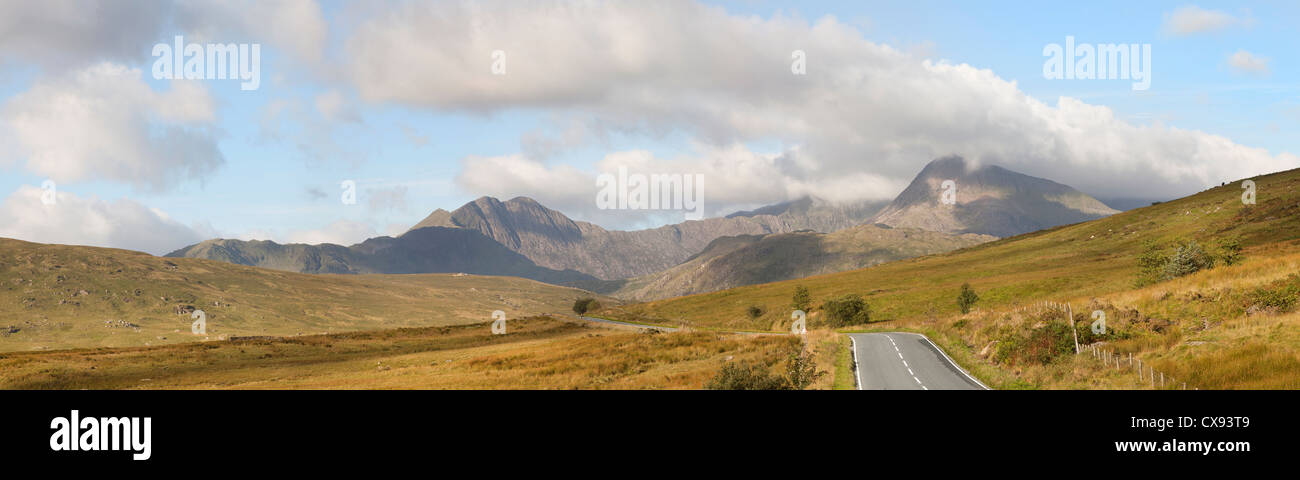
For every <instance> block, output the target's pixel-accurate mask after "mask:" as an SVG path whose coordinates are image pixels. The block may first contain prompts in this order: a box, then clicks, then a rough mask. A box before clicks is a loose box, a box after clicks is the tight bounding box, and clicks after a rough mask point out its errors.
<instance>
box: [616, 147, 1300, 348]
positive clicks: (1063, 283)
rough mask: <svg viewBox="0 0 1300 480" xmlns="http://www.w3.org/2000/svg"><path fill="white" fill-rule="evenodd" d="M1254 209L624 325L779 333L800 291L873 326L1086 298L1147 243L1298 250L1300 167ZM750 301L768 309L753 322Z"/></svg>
mask: <svg viewBox="0 0 1300 480" xmlns="http://www.w3.org/2000/svg"><path fill="white" fill-rule="evenodd" d="M1254 180H1255V182H1256V183H1257V189H1258V190H1257V192H1258V194H1257V204H1256V205H1253V206H1244V205H1242V201H1241V193H1242V190H1241V187H1240V184H1241V181H1240V180H1239V181H1235V182H1231V183H1229V184H1228V185H1226V186H1221V187H1216V188H1213V189H1210V190H1207V191H1204V192H1201V193H1199V194H1196V195H1192V196H1190V197H1186V198H1182V199H1179V200H1175V201H1170V202H1165V203H1161V204H1158V205H1153V206H1149V207H1145V208H1140V209H1135V210H1130V211H1127V212H1123V213H1120V214H1116V215H1113V216H1110V217H1106V218H1102V219H1098V220H1093V221H1090V222H1085V223H1080V224H1073V225H1066V226H1061V227H1056V228H1053V229H1048V230H1043V231H1039V232H1034V233H1029V234H1025V235H1020V236H1016V237H1011V238H1006V239H1002V240H998V241H995V242H990V243H985V244H981V245H978V246H974V247H970V248H966V249H962V250H957V251H953V252H950V253H946V254H941V255H933V256H928V257H923V258H916V259H910V260H902V261H898V262H892V263H887V264H884V265H879V266H875V267H870V268H866V269H861V270H854V271H848V272H841V273H834V274H828V275H821V276H816V277H810V278H805V279H800V280H790V281H784V282H776V283H768V284H762V285H752V286H745V287H739V288H734V289H730V290H723V291H719V292H713V293H707V294H700V295H692V296H687V297H681V298H673V299H666V300H661V301H655V302H648V303H642V304H635V305H629V306H626V307H624V308H623V309H622V310H621V315H622V316H623V317H625V318H627V319H634V320H640V321H651V322H663V323H671V324H685V325H695V326H705V327H728V328H754V329H764V330H768V329H772V330H779V329H782V328H784V327H783V326H782V325H784V323H783V322H788V319H789V311H790V308H789V305H790V298H791V295H792V293H793V292H794V289H795V286H796V285H803V286H805V287H807V288H808V289H809V290H810V291H811V293H812V297H813V304H815V305H819V304H820V303H821V302H822V301H824V300H827V299H830V298H833V297H837V296H840V295H844V294H850V293H857V294H861V295H863V296H864V297H865V298H866V299H867V300H868V301H869V302H870V304H871V306H872V310H873V314H872V315H873V320H900V319H909V318H918V317H926V316H934V315H939V314H948V313H952V312H954V311H956V308H957V306H956V304H955V301H954V298H955V296H956V294H957V291H958V289H959V288H960V286H961V284H962V283H965V282H970V283H971V284H972V285H973V286H974V287H975V288H976V289H977V290H978V291H979V292H980V296H981V298H982V300H981V302H980V303H979V306H980V307H983V308H992V307H1010V306H1015V305H1027V304H1031V303H1033V302H1036V301H1040V300H1058V301H1059V300H1064V299H1066V298H1089V297H1092V296H1098V295H1104V294H1108V293H1115V292H1121V291H1125V290H1128V289H1131V288H1132V287H1133V286H1134V279H1135V276H1136V275H1137V272H1138V267H1137V263H1136V256H1137V255H1138V253H1139V252H1140V251H1141V249H1142V245H1143V242H1145V241H1148V240H1153V241H1157V242H1162V243H1172V242H1175V241H1178V240H1184V239H1195V240H1198V241H1200V242H1201V243H1202V244H1205V245H1213V244H1214V243H1215V242H1216V241H1217V239H1220V238H1225V237H1230V236H1235V237H1239V238H1240V241H1241V244H1242V245H1243V246H1244V247H1245V249H1246V252H1247V253H1246V256H1247V257H1251V256H1252V255H1257V254H1261V253H1263V252H1265V251H1267V252H1269V253H1268V254H1270V255H1271V254H1274V253H1275V252H1281V251H1291V250H1294V249H1296V248H1300V242H1297V241H1296V240H1297V239H1300V170H1290V171H1286V172H1281V173H1277V174H1273V175H1267V176H1262V177H1258V178H1255V179H1254ZM751 305H756V306H759V307H761V308H763V309H764V310H765V311H768V312H769V313H768V314H767V315H764V316H762V317H760V318H757V319H754V318H750V316H749V315H747V313H746V312H747V309H748V307H749V306H751Z"/></svg>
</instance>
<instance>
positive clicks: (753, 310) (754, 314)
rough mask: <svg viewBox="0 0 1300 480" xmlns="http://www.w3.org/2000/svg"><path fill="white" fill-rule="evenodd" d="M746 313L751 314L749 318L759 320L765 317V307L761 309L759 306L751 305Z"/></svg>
mask: <svg viewBox="0 0 1300 480" xmlns="http://www.w3.org/2000/svg"><path fill="white" fill-rule="evenodd" d="M745 312H746V313H748V314H749V318H758V317H761V316H763V307H760V306H758V305H750V306H749V308H748V309H746V310H745Z"/></svg>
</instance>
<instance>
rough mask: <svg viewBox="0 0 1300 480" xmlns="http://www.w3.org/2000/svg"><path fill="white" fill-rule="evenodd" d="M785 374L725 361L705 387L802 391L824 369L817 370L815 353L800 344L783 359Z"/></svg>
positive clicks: (819, 376) (818, 376)
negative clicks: (781, 374) (776, 373)
mask: <svg viewBox="0 0 1300 480" xmlns="http://www.w3.org/2000/svg"><path fill="white" fill-rule="evenodd" d="M785 374H786V376H785V377H781V376H780V375H774V374H772V373H771V372H770V371H768V370H767V369H766V368H763V367H761V366H758V365H750V364H743V363H742V364H737V363H731V362H727V363H725V364H723V365H722V369H721V370H719V371H718V373H717V375H714V376H713V378H711V379H709V381H708V382H705V384H704V388H705V389H706V390H803V389H805V388H808V387H810V386H812V384H813V382H815V381H817V379H818V378H821V377H822V376H823V375H826V372H823V371H818V370H817V362H816V358H815V355H813V354H812V353H811V352H808V351H807V350H804V349H803V348H802V347H797V348H796V349H794V350H791V351H790V354H789V356H787V357H786V362H785Z"/></svg>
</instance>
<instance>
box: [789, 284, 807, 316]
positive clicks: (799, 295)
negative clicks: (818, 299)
mask: <svg viewBox="0 0 1300 480" xmlns="http://www.w3.org/2000/svg"><path fill="white" fill-rule="evenodd" d="M792 300H793V301H791V302H790V306H791V307H794V309H795V310H803V311H804V312H807V311H808V310H809V309H810V308H811V305H812V295H809V294H808V289H807V288H806V287H804V286H803V285H798V286H796V287H794V298H793V299H792Z"/></svg>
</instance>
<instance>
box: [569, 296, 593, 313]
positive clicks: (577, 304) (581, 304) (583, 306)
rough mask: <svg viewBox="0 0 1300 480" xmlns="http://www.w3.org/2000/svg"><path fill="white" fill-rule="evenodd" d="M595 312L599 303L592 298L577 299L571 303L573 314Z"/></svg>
mask: <svg viewBox="0 0 1300 480" xmlns="http://www.w3.org/2000/svg"><path fill="white" fill-rule="evenodd" d="M596 310H600V302H597V301H596V299H594V298H579V299H578V300H576V301H574V302H573V313H576V314H578V315H582V314H584V313H587V312H594V311H596Z"/></svg>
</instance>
